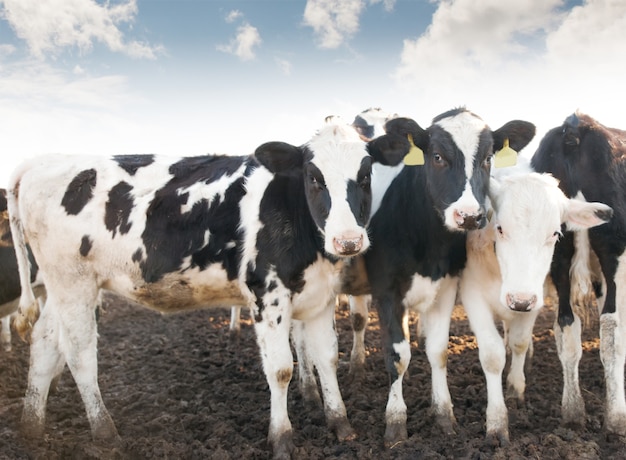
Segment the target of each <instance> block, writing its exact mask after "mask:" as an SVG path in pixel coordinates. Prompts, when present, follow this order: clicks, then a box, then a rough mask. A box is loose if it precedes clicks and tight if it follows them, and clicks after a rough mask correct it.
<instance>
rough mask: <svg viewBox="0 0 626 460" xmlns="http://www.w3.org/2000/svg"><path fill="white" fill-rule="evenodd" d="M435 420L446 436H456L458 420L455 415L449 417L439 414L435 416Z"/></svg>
mask: <svg viewBox="0 0 626 460" xmlns="http://www.w3.org/2000/svg"><path fill="white" fill-rule="evenodd" d="M435 420H436V421H437V425H439V428H441V431H442V432H443V433H444V434H445V435H446V436H454V435H455V434H456V420H455V418H454V416H452V417H448V416H447V415H441V414H438V415H436V416H435Z"/></svg>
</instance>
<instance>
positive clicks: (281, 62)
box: [274, 57, 291, 76]
mask: <svg viewBox="0 0 626 460" xmlns="http://www.w3.org/2000/svg"><path fill="white" fill-rule="evenodd" d="M274 62H276V65H277V66H278V68H279V69H280V71H281V72H282V73H283V74H284V75H286V76H289V75H291V62H289V61H287V60H286V59H281V58H278V57H277V58H274Z"/></svg>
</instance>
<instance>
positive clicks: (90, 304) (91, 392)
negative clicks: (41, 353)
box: [44, 286, 119, 442]
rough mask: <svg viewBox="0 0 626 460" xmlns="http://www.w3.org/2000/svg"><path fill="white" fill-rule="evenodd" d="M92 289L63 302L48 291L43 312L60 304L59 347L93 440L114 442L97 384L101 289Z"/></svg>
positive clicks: (114, 435)
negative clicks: (74, 383)
mask: <svg viewBox="0 0 626 460" xmlns="http://www.w3.org/2000/svg"><path fill="white" fill-rule="evenodd" d="M90 291H92V289H91V286H89V287H88V288H87V289H86V290H84V291H83V292H84V296H82V298H80V299H77V298H72V299H69V298H63V297H61V301H60V302H59V301H58V300H57V299H59V297H57V296H55V298H54V299H53V298H52V294H51V293H49V297H48V302H47V303H46V307H45V309H44V311H46V310H48V308H51V307H52V306H54V307H57V313H58V315H59V334H60V335H59V338H60V349H61V351H62V352H63V354H64V355H65V360H66V362H67V365H68V367H69V369H70V372H71V373H72V377H73V378H74V381H75V382H76V387H77V388H78V391H79V392H80V395H81V398H82V400H83V404H84V405H85V410H86V412H87V418H88V419H89V424H90V426H91V435H92V437H93V439H94V440H97V441H98V440H100V441H104V442H111V441H115V440H118V439H119V436H118V434H117V429H116V428H115V424H114V423H113V419H112V418H111V416H110V415H109V412H108V411H107V409H106V407H105V405H104V401H103V400H102V395H101V394H100V388H99V386H98V332H97V323H96V309H97V307H98V290H97V289H96V290H94V291H93V292H90ZM77 302H80V303H77Z"/></svg>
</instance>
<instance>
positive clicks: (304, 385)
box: [291, 320, 322, 407]
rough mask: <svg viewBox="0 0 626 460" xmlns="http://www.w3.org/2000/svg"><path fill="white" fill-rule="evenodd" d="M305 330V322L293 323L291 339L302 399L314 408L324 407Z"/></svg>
mask: <svg viewBox="0 0 626 460" xmlns="http://www.w3.org/2000/svg"><path fill="white" fill-rule="evenodd" d="M304 328H305V326H304V323H303V322H301V321H296V320H294V321H293V324H292V329H291V339H292V343H293V347H294V349H295V350H296V356H297V359H298V386H299V388H300V393H301V394H302V398H303V399H304V400H305V401H306V402H307V403H309V404H311V405H312V406H316V407H322V398H321V397H320V393H319V391H318V389H317V380H316V379H315V370H314V363H313V359H312V358H311V356H309V354H308V351H307V347H306V339H305V330H304Z"/></svg>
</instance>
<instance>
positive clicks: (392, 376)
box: [372, 294, 411, 448]
mask: <svg viewBox="0 0 626 460" xmlns="http://www.w3.org/2000/svg"><path fill="white" fill-rule="evenodd" d="M372 304H373V305H374V306H375V307H376V309H377V311H378V316H379V319H380V325H381V328H380V332H381V336H382V348H383V354H384V357H385V366H386V368H387V372H388V374H389V382H390V387H389V399H388V400H387V408H386V409H385V437H384V442H385V446H386V447H388V448H391V447H394V446H395V445H396V444H398V443H399V442H402V441H405V440H406V439H407V438H408V434H407V430H406V419H407V415H406V404H405V402H404V397H403V395H402V380H403V378H404V374H405V373H406V370H407V369H408V367H409V362H410V361H411V345H410V343H409V341H408V337H406V336H405V331H404V328H403V319H404V317H405V316H406V315H407V314H408V313H407V311H406V310H405V308H404V306H403V305H402V302H401V301H400V300H394V298H393V297H392V295H389V294H387V295H385V296H383V297H380V298H378V297H375V298H373V299H372Z"/></svg>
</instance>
